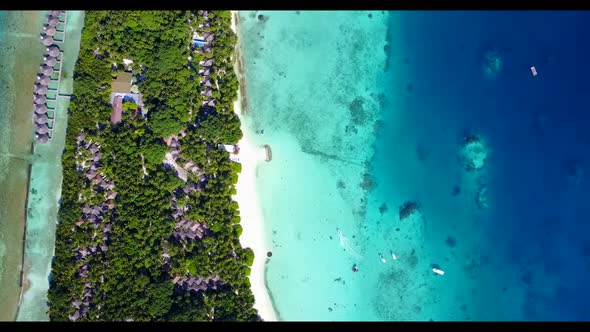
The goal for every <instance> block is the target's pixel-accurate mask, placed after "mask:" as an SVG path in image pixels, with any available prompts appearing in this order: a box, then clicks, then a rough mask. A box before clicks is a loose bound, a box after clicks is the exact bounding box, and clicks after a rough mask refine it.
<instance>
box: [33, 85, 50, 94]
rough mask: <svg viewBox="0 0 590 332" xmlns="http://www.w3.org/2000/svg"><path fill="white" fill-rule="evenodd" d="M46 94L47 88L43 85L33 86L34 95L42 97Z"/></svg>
mask: <svg viewBox="0 0 590 332" xmlns="http://www.w3.org/2000/svg"><path fill="white" fill-rule="evenodd" d="M46 93H47V87H46V86H45V85H38V84H37V85H35V94H38V95H44V94H46Z"/></svg>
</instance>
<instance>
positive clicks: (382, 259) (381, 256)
mask: <svg viewBox="0 0 590 332" xmlns="http://www.w3.org/2000/svg"><path fill="white" fill-rule="evenodd" d="M379 258H381V262H383V264H385V262H386V260H385V257H383V255H381V254H379Z"/></svg>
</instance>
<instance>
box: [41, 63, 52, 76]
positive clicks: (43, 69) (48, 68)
mask: <svg viewBox="0 0 590 332" xmlns="http://www.w3.org/2000/svg"><path fill="white" fill-rule="evenodd" d="M39 70H40V71H41V74H43V75H46V76H51V75H53V72H54V70H53V67H52V66H48V65H43V66H41V67H40V68H39Z"/></svg>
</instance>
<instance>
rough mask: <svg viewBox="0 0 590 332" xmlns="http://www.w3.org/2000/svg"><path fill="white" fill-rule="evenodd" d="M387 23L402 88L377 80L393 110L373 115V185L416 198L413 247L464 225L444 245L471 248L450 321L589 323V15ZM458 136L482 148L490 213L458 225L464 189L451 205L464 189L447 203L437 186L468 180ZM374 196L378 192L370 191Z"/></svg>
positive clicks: (465, 15)
mask: <svg viewBox="0 0 590 332" xmlns="http://www.w3.org/2000/svg"><path fill="white" fill-rule="evenodd" d="M390 24H391V25H392V26H393V27H395V28H396V29H400V31H401V32H402V35H401V36H398V35H396V36H391V38H393V39H395V40H399V39H400V38H401V39H402V42H403V44H404V45H405V46H404V47H402V48H401V49H390V63H402V64H404V65H405V66H407V67H409V69H407V70H408V71H409V72H410V74H409V75H408V76H407V77H408V78H409V79H408V80H407V81H406V82H400V81H399V75H397V74H398V73H397V72H396V70H397V71H399V69H395V68H394V69H392V70H390V72H388V74H387V81H386V82H385V83H384V86H385V87H386V89H391V90H390V91H391V92H390V93H389V94H388V95H390V97H391V98H393V99H395V103H394V104H395V105H399V104H400V100H401V103H403V105H404V106H403V109H401V110H400V109H397V110H394V109H391V108H392V107H393V106H392V105H389V106H386V107H385V109H384V112H383V115H382V121H383V122H384V127H383V130H382V134H381V137H380V138H379V141H378V143H376V154H375V159H374V162H373V165H372V168H373V173H374V176H375V177H376V179H377V182H378V188H396V187H397V188H399V187H400V186H402V187H404V188H405V190H407V191H409V192H413V193H415V194H414V196H418V198H419V201H420V203H421V204H422V206H423V209H424V210H425V218H426V220H427V226H428V230H429V231H427V241H426V242H427V243H426V245H425V247H427V248H428V247H429V246H430V247H432V248H433V249H434V250H437V249H435V248H440V243H441V242H442V241H444V238H445V237H446V235H447V233H453V232H454V231H453V230H452V229H453V228H463V231H462V232H458V231H455V233H457V234H455V239H456V248H453V250H457V251H458V250H460V249H461V247H462V246H463V243H476V245H474V246H473V247H471V248H468V249H467V250H469V251H471V252H474V253H475V252H478V251H479V254H480V255H481V256H482V257H483V258H480V259H479V261H478V265H479V266H478V269H477V270H476V275H475V276H474V277H473V278H471V280H470V281H471V283H469V282H467V283H462V285H456V286H451V285H449V286H450V287H457V288H460V287H465V285H469V287H472V296H471V297H470V299H469V300H466V301H464V302H465V305H466V306H467V308H469V309H471V308H473V312H471V313H470V315H466V316H465V317H459V318H458V319H473V320H479V319H486V320H494V319H510V320H512V319H517V320H520V319H523V320H588V319H589V318H590V305H589V304H588V302H587V298H588V295H589V294H590V290H589V285H588V281H589V272H590V242H589V241H588V231H589V230H590V225H589V224H588V220H589V212H590V211H589V210H590V204H589V203H590V202H589V201H588V198H589V195H588V193H589V192H588V189H589V183H588V178H587V174H588V167H589V166H590V164H589V160H588V149H589V148H590V130H588V128H589V124H590V114H589V113H588V112H589V105H588V104H589V102H588V92H589V88H590V85H589V84H588V82H587V80H588V77H589V75H590V68H589V67H588V66H587V65H586V60H587V59H589V58H590V47H589V46H588V43H587V41H588V40H589V38H588V37H590V36H589V35H590V13H587V12H541V11H539V12H509V11H495V12H404V13H402V14H401V15H399V16H395V17H392V21H391V22H390ZM392 44H395V43H392ZM398 44H399V43H398ZM492 49H496V50H497V51H498V52H499V54H500V55H501V56H502V58H503V64H504V65H503V68H502V70H501V71H500V72H499V73H498V74H497V75H496V77H495V78H492V77H489V76H488V75H485V73H484V70H483V68H482V65H483V63H484V54H485V52H486V51H489V50H492ZM531 66H535V67H536V69H537V71H538V76H536V77H533V75H532V73H531V71H530V69H529V68H530V67H531ZM392 67H394V66H392ZM408 85H411V87H408ZM395 90H397V91H395ZM388 107H389V108H390V109H388ZM394 127H395V128H398V129H399V130H392V128H394ZM400 132H401V133H403V137H400ZM466 132H472V133H477V134H478V135H479V136H481V137H482V138H483V139H484V140H485V142H486V144H487V145H488V147H489V149H490V154H489V157H488V162H487V165H486V166H485V173H484V176H483V179H485V182H486V183H487V186H488V188H489V207H488V209H485V210H483V211H478V212H477V213H475V214H470V215H469V217H468V218H456V217H455V213H458V209H459V210H460V209H463V208H466V206H465V205H466V204H474V203H473V195H472V197H471V198H469V197H468V198H467V199H466V200H463V201H462V202H463V203H462V204H461V205H460V206H459V207H458V208H457V209H449V208H448V207H449V206H451V205H452V204H453V203H452V202H451V201H452V200H459V199H462V196H465V195H469V194H472V193H468V192H465V193H464V192H463V191H462V192H461V193H460V194H458V195H457V196H453V195H452V194H451V193H452V187H451V186H450V185H448V183H447V182H448V181H444V180H442V179H444V178H446V179H452V180H451V181H456V185H457V186H459V187H461V181H462V180H461V179H463V181H464V180H465V178H466V177H467V176H468V175H466V174H463V173H465V172H464V171H463V170H461V169H460V165H459V164H458V163H455V161H456V160H453V159H456V155H455V154H454V153H455V152H454V151H456V150H457V149H458V145H459V144H460V143H461V139H462V137H464V135H465V133H466ZM399 140H403V144H399V145H401V146H402V147H399V148H396V146H397V145H396V144H397V143H395V142H399ZM409 147H411V148H409ZM396 149H399V151H400V153H399V154H396V153H392V150H393V152H395V151H396ZM412 150H413V151H415V154H414V155H412ZM408 151H409V152H408ZM404 153H405V154H404ZM385 154H386V155H385ZM418 156H420V158H418ZM400 157H401V158H403V159H412V158H414V159H418V164H420V166H419V167H415V165H416V163H414V162H407V161H406V162H404V161H400ZM412 173H414V174H415V173H418V174H419V175H418V176H416V177H414V176H412V175H411V174H412ZM408 178H411V179H413V180H408ZM445 186H446V187H445ZM445 193H446V194H445ZM375 195H381V196H382V197H375ZM373 196H374V197H373V198H374V199H375V200H377V201H379V200H380V199H382V200H387V196H388V195H386V194H383V190H381V191H379V189H377V190H376V192H375V193H373ZM470 201H471V203H469V202H470ZM465 202H466V203H465ZM398 203H399V202H398ZM468 223H469V224H468ZM466 224H468V226H466ZM374 227H379V226H376V225H375V226H374ZM433 233H434V234H433ZM443 248H444V246H443ZM441 259H442V257H441ZM441 261H442V262H444V260H441ZM453 263H460V264H463V263H464V262H462V261H460V260H458V259H451V260H450V261H449V263H448V264H453ZM441 265H442V264H441ZM509 276H511V277H509ZM486 290H487V292H486ZM458 292H459V291H458ZM511 292H512V293H511ZM484 293H485V294H484ZM503 293H511V294H519V295H518V296H517V297H522V298H521V299H520V300H515V298H514V297H513V296H503V295H502V294H503ZM476 308H477V309H476ZM440 310H443V309H440ZM452 310H455V309H451V308H449V311H452ZM463 310H464V309H463ZM464 311H469V310H464ZM495 312H497V313H495ZM442 316H443V317H444V316H445V315H442Z"/></svg>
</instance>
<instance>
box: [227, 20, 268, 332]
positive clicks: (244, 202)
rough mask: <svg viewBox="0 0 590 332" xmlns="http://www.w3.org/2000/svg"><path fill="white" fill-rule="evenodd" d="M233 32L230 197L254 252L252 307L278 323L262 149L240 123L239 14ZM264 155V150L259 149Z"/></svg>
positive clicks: (242, 102)
mask: <svg viewBox="0 0 590 332" xmlns="http://www.w3.org/2000/svg"><path fill="white" fill-rule="evenodd" d="M231 16H232V30H233V31H234V33H236V35H238V44H237V53H236V59H235V62H236V64H237V66H236V67H235V70H236V75H237V76H238V80H239V82H240V87H239V90H238V100H237V101H235V102H234V112H235V113H236V114H237V115H238V117H239V118H240V120H241V130H242V133H243V137H242V139H241V140H240V141H239V142H238V145H239V146H240V161H241V164H242V172H241V173H240V174H239V176H238V183H237V184H236V195H235V196H234V197H233V198H234V200H235V201H236V202H237V203H238V206H239V210H240V219H241V221H240V224H241V226H242V229H243V232H242V235H241V236H240V242H241V243H242V246H244V247H249V248H251V249H252V250H253V252H254V263H253V264H252V267H251V273H250V284H251V286H250V287H251V290H252V293H253V294H254V298H255V304H254V308H255V309H256V310H257V311H258V314H259V315H260V317H261V318H262V319H263V320H264V321H277V320H278V319H277V314H276V312H275V309H274V307H273V304H272V301H271V299H270V296H269V292H268V289H267V288H266V283H265V264H266V253H267V252H268V246H267V244H266V236H265V232H264V220H263V217H262V210H261V207H260V202H259V200H258V196H257V195H256V168H257V165H258V163H259V162H260V161H264V155H265V154H264V153H261V150H262V149H263V148H262V147H257V146H256V145H255V144H254V143H252V141H251V139H250V137H249V134H250V132H249V131H248V130H247V128H246V125H245V123H244V121H243V116H244V114H245V111H246V107H247V106H246V105H247V104H246V103H245V100H246V96H245V95H244V84H245V81H244V75H243V67H242V60H241V55H240V41H239V30H238V29H239V22H238V20H239V19H238V18H237V16H238V12H237V11H231ZM262 152H263V150H262Z"/></svg>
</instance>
